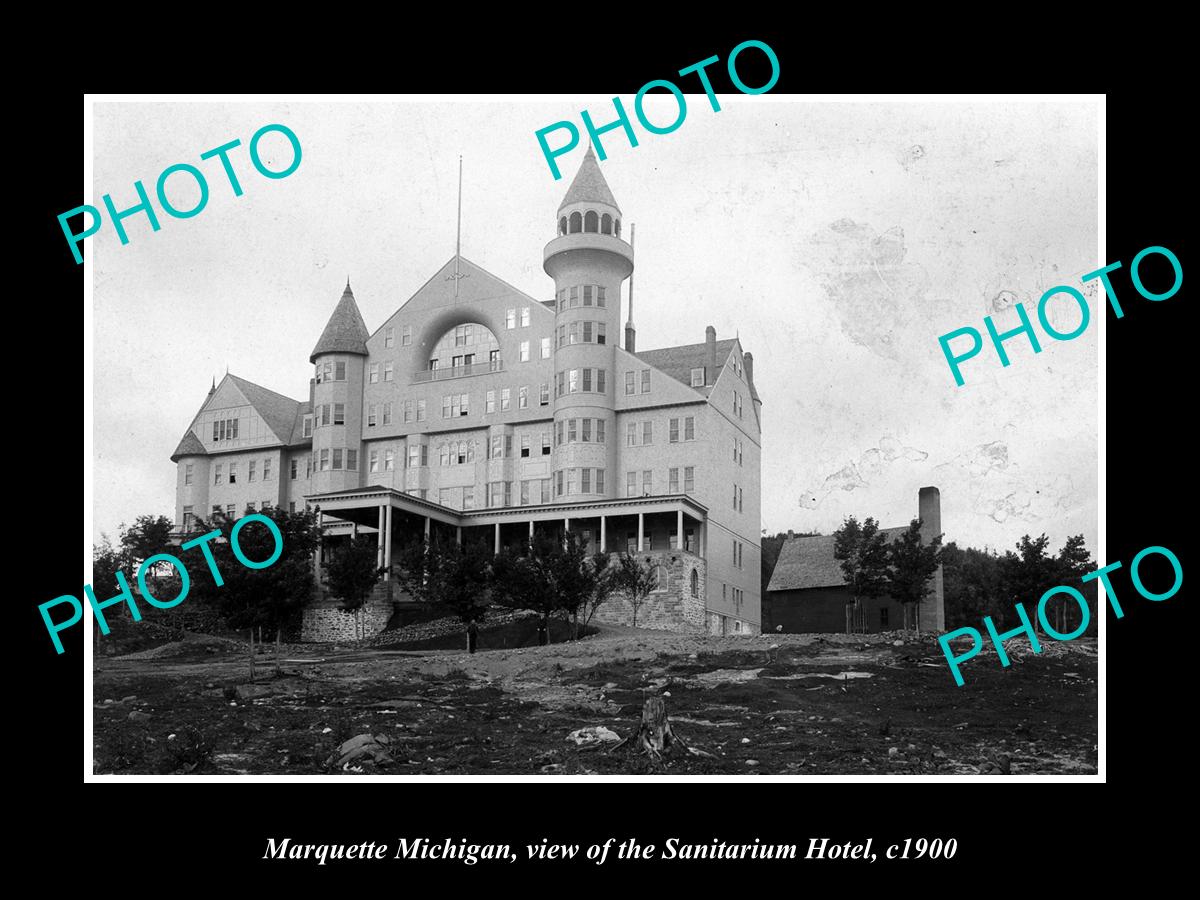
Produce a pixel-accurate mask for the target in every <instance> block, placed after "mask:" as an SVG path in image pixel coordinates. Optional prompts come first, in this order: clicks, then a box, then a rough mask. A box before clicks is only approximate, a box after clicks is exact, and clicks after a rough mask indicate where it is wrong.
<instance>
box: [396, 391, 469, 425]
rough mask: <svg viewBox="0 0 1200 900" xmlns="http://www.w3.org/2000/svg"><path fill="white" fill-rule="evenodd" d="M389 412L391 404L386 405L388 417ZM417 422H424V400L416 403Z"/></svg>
mask: <svg viewBox="0 0 1200 900" xmlns="http://www.w3.org/2000/svg"><path fill="white" fill-rule="evenodd" d="M463 396H464V397H465V396H466V394H464V395H463ZM391 412H392V404H390V403H389V404H388V405H387V414H388V415H389V416H390V415H391ZM417 421H418V422H424V421H425V401H424V400H418V401H417Z"/></svg>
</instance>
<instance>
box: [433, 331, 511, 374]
mask: <svg viewBox="0 0 1200 900" xmlns="http://www.w3.org/2000/svg"><path fill="white" fill-rule="evenodd" d="M493 353H495V354H497V355H498V354H499V353H500V342H499V341H497V340H496V336H495V335H494V334H492V332H491V329H489V328H488V327H487V326H486V325H480V324H479V323H478V322H467V323H465V324H463V325H455V326H454V327H453V328H451V329H450V330H449V331H447V332H446V333H445V334H443V335H442V336H441V338H440V339H439V340H438V342H437V344H435V345H434V349H433V352H432V353H431V354H430V368H431V369H433V368H436V369H437V370H438V372H437V373H435V375H434V377H435V378H436V377H437V374H439V373H440V374H442V377H448V376H449V375H450V373H451V372H452V371H457V374H463V373H464V372H471V371H472V370H471V369H469V368H467V367H468V366H476V365H486V364H487V363H488V361H489V360H490V359H491V358H492V354H493ZM434 360H436V361H437V366H436V367H435V366H433V364H432V363H433V361H434ZM442 369H446V370H447V371H446V372H444V373H442V372H441V370H442ZM474 371H476V372H482V371H485V370H484V369H483V368H479V369H475V370H474Z"/></svg>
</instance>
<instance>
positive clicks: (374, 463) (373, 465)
mask: <svg viewBox="0 0 1200 900" xmlns="http://www.w3.org/2000/svg"><path fill="white" fill-rule="evenodd" d="M369 465H370V470H371V471H372V472H378V471H379V451H378V450H372V451H371V461H370V463H369Z"/></svg>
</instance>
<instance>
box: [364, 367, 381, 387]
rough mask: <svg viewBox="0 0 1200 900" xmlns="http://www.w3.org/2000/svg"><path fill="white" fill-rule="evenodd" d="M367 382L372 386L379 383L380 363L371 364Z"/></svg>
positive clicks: (368, 368) (368, 369)
mask: <svg viewBox="0 0 1200 900" xmlns="http://www.w3.org/2000/svg"><path fill="white" fill-rule="evenodd" d="M367 381H368V382H369V383H371V384H378V383H379V363H371V365H370V366H368V367H367Z"/></svg>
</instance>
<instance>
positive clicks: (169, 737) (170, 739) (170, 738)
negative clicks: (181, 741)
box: [167, 734, 175, 741]
mask: <svg viewBox="0 0 1200 900" xmlns="http://www.w3.org/2000/svg"><path fill="white" fill-rule="evenodd" d="M167 740H168V741H173V740H175V735H173V734H168V735H167Z"/></svg>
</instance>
